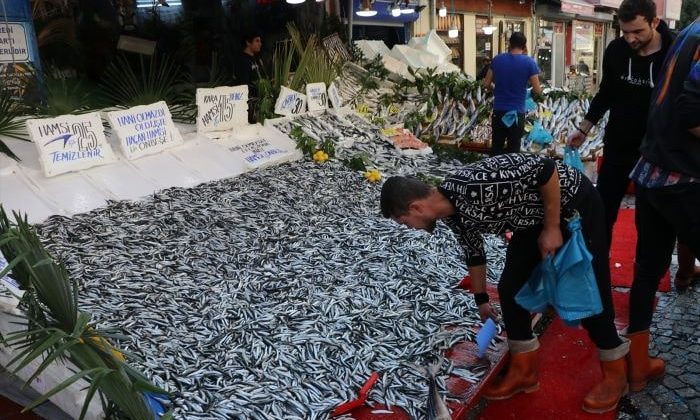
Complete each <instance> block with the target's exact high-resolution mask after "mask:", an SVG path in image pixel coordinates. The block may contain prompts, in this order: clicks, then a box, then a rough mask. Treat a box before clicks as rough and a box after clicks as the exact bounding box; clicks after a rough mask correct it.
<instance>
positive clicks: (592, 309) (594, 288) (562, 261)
mask: <svg viewBox="0 0 700 420" xmlns="http://www.w3.org/2000/svg"><path fill="white" fill-rule="evenodd" d="M567 228H568V229H569V231H570V232H571V237H570V238H569V240H568V241H566V243H565V244H564V246H562V247H561V248H560V249H559V251H557V254H556V255H555V256H554V258H552V257H547V258H545V259H544V260H542V262H541V263H540V264H538V265H537V267H535V269H534V270H533V272H532V274H531V276H530V278H529V279H528V281H527V282H526V283H525V285H523V287H522V288H521V289H520V290H519V291H518V293H517V294H516V295H515V301H516V302H517V303H518V305H520V306H522V307H523V308H525V309H527V310H528V311H530V312H544V310H545V309H546V308H547V305H552V306H553V307H554V309H555V310H556V311H557V313H558V314H559V317H560V318H561V319H562V321H564V323H566V324H567V325H569V326H576V325H578V323H579V322H580V320H581V319H584V318H588V317H590V316H593V315H597V314H599V313H601V312H602V311H603V304H602V302H601V300H600V292H599V290H598V284H597V283H596V278H595V273H594V272H593V265H592V261H593V257H592V255H591V253H590V252H589V251H588V249H587V248H586V243H585V241H584V238H583V233H582V232H581V219H580V218H579V217H576V218H574V219H572V220H571V221H570V222H569V224H568V226H567Z"/></svg>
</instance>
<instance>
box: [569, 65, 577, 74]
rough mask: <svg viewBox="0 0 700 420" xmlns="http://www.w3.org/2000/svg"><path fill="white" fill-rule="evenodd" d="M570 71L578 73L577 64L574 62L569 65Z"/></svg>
mask: <svg viewBox="0 0 700 420" xmlns="http://www.w3.org/2000/svg"><path fill="white" fill-rule="evenodd" d="M569 73H576V66H574V65H573V64H572V65H570V66H569Z"/></svg>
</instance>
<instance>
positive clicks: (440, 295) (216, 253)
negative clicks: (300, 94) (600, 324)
mask: <svg viewBox="0 0 700 420" xmlns="http://www.w3.org/2000/svg"><path fill="white" fill-rule="evenodd" d="M266 125H267V126H265V127H261V126H250V127H244V128H238V129H236V130H235V131H233V132H231V133H230V134H229V135H224V136H218V135H207V134H204V133H201V132H200V133H197V132H195V131H194V130H193V129H192V128H191V127H181V128H184V129H183V130H181V131H182V132H183V144H182V145H179V146H174V147H172V148H168V149H167V150H164V151H161V152H159V153H156V154H153V155H150V156H146V157H143V158H140V159H138V160H133V161H132V160H129V159H125V158H124V157H123V156H122V155H120V154H117V159H116V160H115V161H114V162H112V163H110V164H108V165H103V166H97V167H93V168H88V169H85V170H80V171H77V172H71V173H67V174H62V175H58V176H55V177H51V178H47V177H45V176H43V175H42V173H41V170H42V169H44V168H42V167H40V165H38V163H37V162H38V161H39V160H40V159H41V158H40V157H39V155H38V152H37V150H35V149H34V148H33V146H34V145H32V144H30V143H24V142H19V141H13V140H7V144H9V145H10V147H11V148H12V149H13V151H14V152H15V153H16V154H17V155H18V156H20V157H21V158H22V161H21V162H14V161H11V160H3V168H2V171H0V174H1V175H2V177H1V178H0V180H1V181H0V182H2V185H3V189H2V201H3V204H4V205H5V206H7V207H8V209H19V210H21V211H24V212H26V213H28V214H29V215H30V219H31V220H33V221H34V222H37V223H38V224H37V225H36V229H37V232H38V234H39V237H40V238H41V240H42V242H43V245H44V246H45V247H46V248H47V250H48V251H49V252H50V253H51V255H52V256H53V257H54V258H56V259H57V260H58V261H61V262H62V263H63V264H65V266H66V269H67V272H68V275H69V276H70V278H71V279H72V280H74V281H76V282H77V285H78V291H79V293H78V295H79V306H80V307H81V308H82V309H83V310H85V311H86V312H87V313H90V314H91V316H92V319H93V321H94V322H95V325H96V326H99V327H104V328H111V329H116V330H118V331H119V332H120V333H121V334H122V335H123V337H124V338H123V340H122V341H118V342H116V343H115V345H116V346H117V347H118V348H119V349H122V350H123V351H124V352H126V353H128V354H133V355H134V356H136V357H135V358H134V359H133V360H132V361H131V364H132V365H133V366H134V367H135V368H136V369H137V370H138V371H139V372H141V373H143V374H144V375H145V376H146V377H147V378H148V379H149V380H151V381H152V382H153V383H154V384H155V385H156V386H158V387H160V388H162V389H163V390H165V391H167V392H168V393H169V394H170V396H171V398H170V400H169V402H167V408H170V409H172V410H173V413H174V415H175V417H176V418H232V417H237V416H238V417H242V418H270V417H279V418H281V417H283V416H297V417H299V418H327V417H329V416H330V413H331V412H332V411H333V409H334V408H336V407H337V406H338V405H340V404H341V403H343V402H345V401H348V400H352V399H354V397H355V396H356V392H357V389H359V388H360V387H361V386H362V385H363V384H364V383H365V381H366V380H367V378H368V377H369V376H370V375H371V374H372V373H373V372H377V373H379V380H378V381H377V383H376V384H375V385H374V387H373V388H372V390H371V391H370V392H369V401H370V404H373V405H374V407H375V408H374V410H375V411H377V413H375V414H381V413H382V412H386V411H391V412H395V413H405V414H404V415H409V416H411V417H421V416H422V414H421V413H423V412H424V409H425V399H426V397H427V395H428V383H427V382H426V378H425V377H424V376H423V374H421V368H420V366H421V365H423V364H425V363H428V362H430V361H431V360H433V359H436V360H437V363H438V365H439V370H438V374H437V379H436V380H437V384H438V388H439V389H440V390H441V391H442V392H443V393H444V392H445V391H446V390H447V391H449V389H451V386H450V384H451V383H453V382H455V381H459V383H460V384H462V388H461V390H462V391H464V386H463V385H464V383H467V384H471V385H473V386H478V385H479V384H481V382H482V380H483V378H484V377H485V375H486V373H487V372H488V371H489V368H490V363H491V362H494V363H495V362H496V361H497V360H499V355H500V354H501V353H502V350H503V346H501V345H499V343H501V341H502V340H503V337H501V336H499V337H497V338H496V339H495V340H494V341H493V342H492V345H493V347H492V350H491V352H490V353H489V357H490V358H487V359H483V360H482V361H481V362H479V363H469V364H460V363H457V362H452V361H451V359H449V358H446V357H444V352H445V350H448V349H450V348H452V347H453V346H454V345H455V344H457V343H473V342H474V339H475V336H476V332H477V331H478V329H479V328H480V325H481V323H480V322H479V320H478V315H477V314H476V312H475V311H474V308H475V305H474V302H473V298H472V297H471V295H470V294H467V293H465V292H464V291H462V290H461V289H459V288H457V287H456V285H457V283H458V282H459V279H461V278H462V277H464V276H465V274H466V273H467V269H466V267H465V265H464V263H463V261H462V258H461V251H460V250H459V247H458V245H457V243H456V241H455V239H454V237H453V236H452V234H451V232H450V231H449V230H448V229H447V228H446V227H444V226H442V227H441V228H440V229H439V231H438V232H437V233H436V234H435V235H432V236H431V235H427V234H423V233H420V232H415V231H411V230H408V229H405V228H401V227H398V226H397V225H395V224H394V223H393V222H391V221H389V220H386V219H383V218H382V217H381V215H380V214H379V212H378V193H379V185H378V184H376V183H374V182H368V179H369V178H366V177H365V176H363V171H359V170H357V169H351V168H348V167H347V166H345V165H342V164H341V163H340V162H342V161H346V160H353V159H355V158H357V157H358V156H362V157H363V162H366V163H367V165H368V166H371V167H372V168H373V169H374V170H375V171H377V172H375V173H376V174H378V175H377V176H381V175H379V174H380V173H381V174H382V175H383V176H388V175H391V174H407V173H411V174H417V173H420V174H424V175H426V176H441V175H444V174H446V173H447V172H449V171H451V170H453V169H455V168H457V167H459V166H460V165H462V162H459V161H455V160H452V159H445V158H441V157H439V156H437V155H435V154H431V153H425V154H411V153H408V154H406V153H401V151H400V150H399V148H397V146H396V144H394V143H392V141H391V139H390V138H389V137H387V136H386V135H385V134H384V133H383V132H382V129H381V128H380V127H377V126H375V125H373V124H371V123H370V122H368V121H366V120H365V119H364V118H362V117H361V116H359V115H357V114H356V113H355V112H354V111H352V110H348V109H346V110H338V111H337V112H335V111H326V112H324V113H321V114H318V113H317V114H306V115H299V116H292V117H287V118H286V119H281V120H278V121H275V120H270V121H268V123H267V124H266ZM304 126H306V128H307V129H306V131H305V133H306V134H305V135H306V136H310V135H314V136H316V137H317V138H318V139H319V140H323V141H330V142H331V143H332V144H333V146H334V149H335V153H336V155H335V156H336V158H335V159H333V160H332V161H330V162H322V161H319V162H311V161H303V162H297V161H295V159H298V158H299V157H300V155H301V154H300V152H299V151H298V150H295V149H293V148H291V149H290V148H286V149H285V150H286V152H288V153H285V154H280V160H279V161H275V162H273V163H270V164H260V162H259V160H258V159H257V158H256V159H252V160H251V159H245V156H244V155H243V153H245V150H246V148H245V145H246V144H251V143H254V142H256V141H257V140H256V138H258V137H260V136H261V135H264V136H265V137H266V138H276V139H280V141H282V140H283V139H287V140H286V141H288V142H289V141H290V140H289V138H290V136H291V137H292V138H295V139H296V137H295V133H293V132H292V131H293V130H294V128H295V127H304ZM302 133H304V131H303V130H302ZM288 135H289V136H288ZM212 137H215V138H212ZM106 140H107V142H108V143H111V144H112V145H114V144H115V142H116V141H117V139H116V137H115V133H114V132H111V131H109V130H108V131H107V133H106ZM114 149H115V150H116V149H117V146H116V145H114ZM282 157H283V158H282ZM209 162H211V165H207V163H209ZM366 169H370V168H369V167H367V168H366ZM6 186H10V187H11V188H13V190H12V192H13V193H14V192H17V193H18V194H21V193H22V192H24V195H22V197H24V198H22V200H25V199H26V200H27V201H16V200H18V199H17V198H15V196H14V194H12V195H10V194H8V189H6V188H5V187H6ZM59 191H60V192H61V193H60V194H59V193H58V192H59ZM30 204H31V207H30V206H29V205H30ZM34 205H35V207H34ZM487 244H488V247H489V251H490V252H491V254H492V259H493V261H494V262H496V264H493V265H492V268H491V271H490V272H489V278H490V280H491V281H492V282H494V281H495V280H496V278H497V275H498V271H499V270H500V267H499V264H498V261H500V260H501V259H502V256H503V249H502V242H501V240H500V239H499V238H490V239H489V241H488V242H487ZM3 316H6V315H3ZM63 392H64V393H65V392H68V393H69V394H70V393H71V391H63ZM71 395H72V394H71ZM77 395H79V394H76V396H75V397H72V398H78V397H77ZM443 395H446V396H447V397H448V398H449V399H450V400H451V401H452V402H453V403H457V402H459V401H463V399H464V395H463V394H459V393H457V394H450V393H449V392H448V393H447V394H443ZM64 400H65V398H64ZM60 403H61V402H60V401H59V405H60ZM62 404H63V408H64V411H67V412H71V411H70V410H68V409H66V408H65V406H66V403H65V402H63V403H62ZM73 405H74V406H75V403H73Z"/></svg>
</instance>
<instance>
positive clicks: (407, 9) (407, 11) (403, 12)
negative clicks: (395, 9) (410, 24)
mask: <svg viewBox="0 0 700 420" xmlns="http://www.w3.org/2000/svg"><path fill="white" fill-rule="evenodd" d="M411 13H413V7H409V8H406V9H401V14H402V15H410V14H411Z"/></svg>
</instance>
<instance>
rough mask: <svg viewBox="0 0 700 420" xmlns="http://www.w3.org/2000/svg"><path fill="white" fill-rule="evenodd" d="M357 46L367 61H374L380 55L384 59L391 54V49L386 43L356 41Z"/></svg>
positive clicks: (365, 40) (364, 40) (366, 40)
mask: <svg viewBox="0 0 700 420" xmlns="http://www.w3.org/2000/svg"><path fill="white" fill-rule="evenodd" d="M355 46H356V47H357V48H358V49H359V50H360V51H362V55H363V56H364V57H365V59H367V60H373V59H374V58H375V57H376V56H378V55H379V56H381V57H384V56H385V55H386V54H388V53H389V47H387V46H386V44H385V43H384V41H379V40H368V39H361V40H357V41H355Z"/></svg>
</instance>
